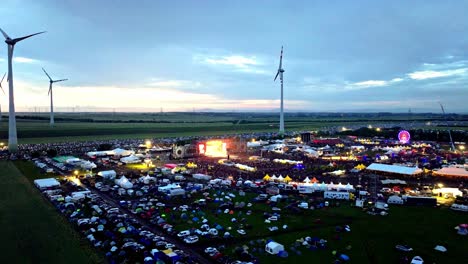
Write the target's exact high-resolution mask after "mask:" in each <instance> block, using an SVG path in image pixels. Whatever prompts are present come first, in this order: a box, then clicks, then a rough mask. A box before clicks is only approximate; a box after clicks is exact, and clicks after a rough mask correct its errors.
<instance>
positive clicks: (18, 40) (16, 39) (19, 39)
mask: <svg viewBox="0 0 468 264" xmlns="http://www.w3.org/2000/svg"><path fill="white" fill-rule="evenodd" d="M42 33H46V31H42V32H37V33H34V34H31V35H27V36H24V37H21V38H15V39H13V42H14V43H17V42H20V41H22V40H25V39H27V38H30V37H32V36H35V35H39V34H42Z"/></svg>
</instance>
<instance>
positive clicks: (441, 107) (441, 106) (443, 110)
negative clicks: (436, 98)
mask: <svg viewBox="0 0 468 264" xmlns="http://www.w3.org/2000/svg"><path fill="white" fill-rule="evenodd" d="M439 104H440V109H442V113H443V114H444V115H445V109H444V106H443V105H442V103H441V102H439Z"/></svg>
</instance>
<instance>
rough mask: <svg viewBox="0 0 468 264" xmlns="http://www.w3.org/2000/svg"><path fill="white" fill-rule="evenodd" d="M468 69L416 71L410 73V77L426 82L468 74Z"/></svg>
mask: <svg viewBox="0 0 468 264" xmlns="http://www.w3.org/2000/svg"><path fill="white" fill-rule="evenodd" d="M467 70H468V68H462V69H455V70H445V71H416V72H412V73H409V74H408V76H409V77H410V78H411V79H413V80H425V79H432V78H440V77H449V76H455V75H463V74H465V73H466V72H467Z"/></svg>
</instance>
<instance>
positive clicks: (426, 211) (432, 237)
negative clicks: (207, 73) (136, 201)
mask: <svg viewBox="0 0 468 264" xmlns="http://www.w3.org/2000/svg"><path fill="white" fill-rule="evenodd" d="M235 194H237V193H235ZM221 196H222V197H223V196H224V195H221ZM254 196H255V195H254V194H249V193H247V195H246V196H245V197H239V196H238V195H237V196H236V198H234V199H233V202H242V201H244V202H249V201H251V199H252V198H253V197H254ZM192 198H195V197H192ZM181 202H182V204H183V203H184V201H181ZM186 202H187V201H185V203H186ZM285 205H286V203H285V202H280V203H279V204H278V207H279V208H283V207H284V206H285ZM216 208H217V207H216V204H213V203H209V204H208V205H207V207H206V208H205V209H203V210H202V212H203V213H200V212H195V213H194V212H186V214H187V216H188V220H182V219H181V218H180V215H181V214H182V212H173V213H170V214H167V215H166V219H167V220H168V221H169V223H172V224H174V225H175V226H176V229H177V230H178V231H182V230H187V229H190V228H200V226H201V223H200V222H198V223H194V222H192V221H191V220H190V219H192V218H193V217H194V216H197V217H199V218H201V217H202V216H203V217H205V218H206V219H208V220H209V223H211V224H213V223H217V224H220V225H221V226H223V227H225V228H228V227H231V228H232V229H231V230H230V233H231V235H233V236H234V239H230V240H224V241H217V242H210V240H209V239H205V238H203V239H202V240H201V241H200V242H199V243H201V244H202V245H204V246H203V247H207V246H215V245H219V244H226V246H227V249H226V250H225V251H224V253H226V254H229V255H234V253H233V250H234V249H235V248H236V247H241V246H244V245H246V246H248V247H249V248H250V249H251V250H252V249H253V248H256V249H259V248H263V247H264V245H265V242H262V243H258V242H256V241H257V240H259V239H273V240H274V241H276V242H278V243H281V244H283V245H284V246H285V250H286V251H288V252H289V257H288V258H285V259H283V258H280V257H277V256H272V255H269V254H266V253H263V254H260V253H254V255H256V256H258V257H259V258H260V259H261V261H262V263H332V262H333V260H334V256H333V255H332V251H334V250H336V251H337V252H340V253H342V254H346V255H348V256H349V257H350V258H351V263H398V260H399V257H400V256H403V254H404V253H401V252H398V251H396V250H395V249H394V247H395V245H397V244H408V245H410V246H411V247H413V249H414V252H411V253H410V254H408V255H407V256H408V257H410V259H411V258H412V257H413V256H416V255H420V256H422V257H423V259H424V260H425V263H463V259H464V256H465V250H466V248H468V239H467V238H466V237H463V236H460V235H457V234H456V231H455V230H454V227H455V226H457V225H458V224H461V223H466V222H468V215H466V213H461V212H454V211H452V210H450V209H448V208H425V207H402V206H392V207H391V209H390V214H389V215H388V216H385V217H382V216H371V215H368V214H366V213H364V212H362V210H361V209H359V208H355V207H351V206H349V204H348V203H346V202H342V204H341V205H340V206H339V207H328V208H324V209H318V210H307V211H304V212H302V213H299V214H297V213H296V214H291V213H288V211H285V210H284V209H283V210H282V212H280V214H281V218H280V219H279V221H277V222H274V221H273V222H271V223H270V224H267V223H264V218H263V212H265V211H266V212H271V209H269V206H267V205H266V204H265V203H253V206H252V207H250V208H247V207H246V208H245V209H243V210H242V211H244V213H242V214H241V215H239V214H238V212H239V211H240V210H234V214H232V215H230V214H225V213H220V214H219V215H215V214H214V213H213V210H216ZM247 210H251V211H252V214H251V215H246V214H245V212H246V211H247ZM161 213H162V212H161ZM232 218H237V219H241V218H245V219H246V222H245V223H249V224H251V225H252V227H253V229H246V232H247V234H246V235H240V234H237V233H236V230H237V229H238V224H237V223H232V222H231V219H232ZM318 219H320V221H318ZM284 224H287V225H288V229H287V230H282V226H283V225H284ZM344 224H349V225H350V226H351V230H352V231H351V232H349V233H348V232H342V233H337V232H336V231H335V227H336V226H337V225H341V226H343V225H344ZM269 226H278V227H279V228H280V231H274V232H271V231H269V230H268V227H269ZM221 234H222V233H221ZM336 235H338V236H339V237H340V239H339V240H337V239H335V236H336ZM307 236H310V237H318V238H321V239H325V240H327V241H328V247H327V248H326V249H318V250H315V251H312V250H310V249H308V248H306V247H305V246H302V245H294V243H295V242H296V240H297V239H300V238H305V237H307ZM251 241H255V243H252V244H251ZM436 245H443V246H445V247H446V248H447V249H448V252H446V253H441V252H437V251H435V250H434V249H433V248H434V247H435V246H436ZM199 246H200V245H199ZM348 246H350V249H348V248H347V247H348ZM291 247H294V248H295V250H294V251H293V250H292V249H291ZM296 251H299V252H300V253H299V254H298V253H296ZM234 256H235V255H234Z"/></svg>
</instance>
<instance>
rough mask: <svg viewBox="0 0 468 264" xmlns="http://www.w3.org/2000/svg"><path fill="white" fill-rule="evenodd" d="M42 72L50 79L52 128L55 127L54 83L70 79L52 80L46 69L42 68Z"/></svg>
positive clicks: (49, 93)
mask: <svg viewBox="0 0 468 264" xmlns="http://www.w3.org/2000/svg"><path fill="white" fill-rule="evenodd" d="M42 70H43V71H44V73H45V74H46V75H47V77H48V78H49V92H48V95H50V126H53V125H54V96H53V91H52V85H53V84H54V83H56V82H64V81H67V80H68V79H61V80H52V78H50V75H49V74H48V73H47V72H46V70H44V68H42Z"/></svg>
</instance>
